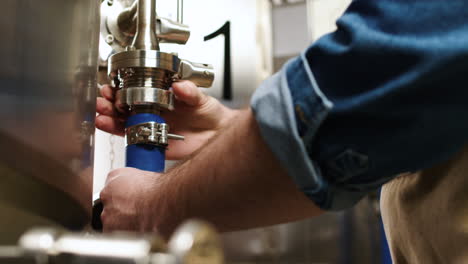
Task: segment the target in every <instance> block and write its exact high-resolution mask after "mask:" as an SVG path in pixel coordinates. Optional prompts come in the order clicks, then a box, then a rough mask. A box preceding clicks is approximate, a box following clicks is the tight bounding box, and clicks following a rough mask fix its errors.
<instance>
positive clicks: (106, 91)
mask: <svg viewBox="0 0 468 264" xmlns="http://www.w3.org/2000/svg"><path fill="white" fill-rule="evenodd" d="M101 95H102V97H104V98H106V99H107V100H109V101H112V102H113V101H115V96H114V95H115V91H114V89H112V87H111V86H110V85H108V84H106V85H103V86H102V88H101Z"/></svg>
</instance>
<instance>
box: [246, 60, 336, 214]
mask: <svg viewBox="0 0 468 264" xmlns="http://www.w3.org/2000/svg"><path fill="white" fill-rule="evenodd" d="M304 60H305V58H304V56H300V57H297V58H295V59H292V60H291V61H289V62H288V63H286V64H285V66H284V67H283V69H282V70H281V71H280V72H278V73H276V74H275V75H273V76H272V77H270V78H269V79H268V80H266V81H264V82H263V83H262V85H261V86H260V87H259V88H258V89H257V90H256V92H255V94H254V95H253V97H252V100H251V107H252V109H253V112H254V115H255V118H256V120H257V123H258V125H259V127H260V131H261V135H262V137H263V139H264V140H265V141H266V143H267V145H268V146H269V147H270V149H271V150H272V151H273V153H274V154H275V156H276V157H277V158H278V159H279V160H280V162H281V164H282V166H283V167H284V168H285V169H286V171H287V173H288V174H289V175H290V176H291V177H292V178H293V180H294V182H295V183H296V185H297V186H298V188H299V189H300V190H301V191H302V192H304V194H305V195H307V196H308V197H309V198H310V199H311V200H312V201H313V202H314V203H315V204H316V205H317V206H319V207H321V208H323V209H329V208H330V206H329V203H330V199H329V195H328V194H327V190H328V188H329V187H328V184H327V182H326V181H324V180H323V177H322V176H321V173H320V170H319V169H318V167H317V166H315V165H314V162H313V161H312V160H311V159H310V158H309V156H308V153H307V149H306V145H305V144H304V140H303V139H304V138H303V137H308V138H311V137H313V135H314V131H316V130H317V129H318V127H319V126H320V123H321V122H322V120H323V119H324V118H325V117H326V116H327V113H328V112H329V111H330V109H331V108H332V107H333V104H332V103H331V102H330V101H329V100H327V98H326V97H325V96H324V95H323V94H322V93H321V91H320V90H319V89H318V87H317V85H316V83H315V80H314V78H313V75H312V73H311V72H310V69H309V68H308V64H307V62H304ZM290 86H293V87H297V88H298V89H295V90H294V92H292V91H291V89H290ZM298 97H301V100H296V99H297V98H298ZM302 99H304V100H302ZM306 126H308V128H307V129H306V128H305V127H306ZM298 128H299V129H298ZM303 131H307V133H305V134H304V135H301V132H303Z"/></svg>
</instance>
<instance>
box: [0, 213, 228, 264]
mask: <svg viewBox="0 0 468 264" xmlns="http://www.w3.org/2000/svg"><path fill="white" fill-rule="evenodd" d="M5 261H9V262H8V263H32V264H69V263H80V264H110V263H119V264H197V263H204V264H222V263H223V261H224V257H223V253H222V249H221V245H220V239H219V237H218V235H217V233H216V232H215V230H214V229H213V228H212V227H211V226H210V225H209V224H207V223H205V222H201V221H197V220H192V221H189V222H187V223H185V224H183V225H182V226H181V227H179V229H178V230H176V232H175V233H174V235H173V236H172V238H171V239H170V240H169V243H168V244H166V243H165V242H164V241H163V240H162V239H161V238H160V237H158V236H154V235H152V236H150V235H147V236H145V235H143V236H142V235H139V236H137V235H135V234H130V233H115V234H109V235H89V234H88V235H86V234H80V233H69V232H64V231H61V230H59V229H51V228H48V229H33V230H30V231H28V232H26V233H25V234H24V235H23V236H21V238H20V240H19V245H18V246H17V247H12V246H9V247H0V263H5ZM13 261H16V262H13Z"/></svg>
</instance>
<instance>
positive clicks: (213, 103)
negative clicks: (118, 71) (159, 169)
mask: <svg viewBox="0 0 468 264" xmlns="http://www.w3.org/2000/svg"><path fill="white" fill-rule="evenodd" d="M172 89H173V92H174V95H175V97H176V101H175V110H174V111H164V112H163V113H162V117H163V118H164V119H165V120H166V122H167V123H168V124H169V127H170V133H173V134H180V135H183V136H185V140H184V141H179V140H170V141H169V148H168V150H167V152H166V158H167V159H169V160H178V159H182V158H184V157H186V156H187V155H189V154H191V153H193V152H194V151H195V150H197V149H198V148H199V147H200V146H202V145H204V144H206V142H207V141H208V140H209V139H210V138H211V137H212V136H213V135H214V134H215V133H216V132H217V131H218V130H219V129H221V128H222V127H224V126H225V125H226V124H227V123H228V122H229V120H230V119H231V118H232V117H233V116H234V115H235V114H236V113H237V111H236V110H232V109H229V108H227V107H225V106H223V105H222V104H221V103H220V102H219V101H218V100H216V99H215V98H213V97H211V96H207V95H205V94H204V93H203V92H201V91H200V90H199V89H198V88H197V87H196V86H195V84H193V83H192V82H190V81H181V82H175V83H174V84H173V86H172ZM101 94H102V96H103V97H102V98H98V99H97V112H98V113H99V116H98V117H97V118H96V127H97V128H99V129H101V130H103V131H106V132H108V133H111V134H114V135H120V136H123V135H124V127H125V120H126V118H127V117H128V113H127V112H125V111H124V110H121V109H117V108H116V107H115V89H113V88H112V87H111V86H109V85H105V86H103V88H102V89H101Z"/></svg>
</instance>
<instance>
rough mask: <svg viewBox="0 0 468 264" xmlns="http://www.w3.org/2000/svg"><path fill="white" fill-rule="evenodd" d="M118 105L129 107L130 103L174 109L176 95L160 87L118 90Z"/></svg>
mask: <svg viewBox="0 0 468 264" xmlns="http://www.w3.org/2000/svg"><path fill="white" fill-rule="evenodd" d="M117 98H118V99H117V102H116V104H117V107H119V108H121V109H125V108H128V106H130V105H139V106H145V105H147V106H152V105H157V106H158V108H163V109H168V110H172V109H174V95H173V94H172V93H171V92H170V91H168V90H163V89H159V88H132V89H122V90H119V91H117Z"/></svg>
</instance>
